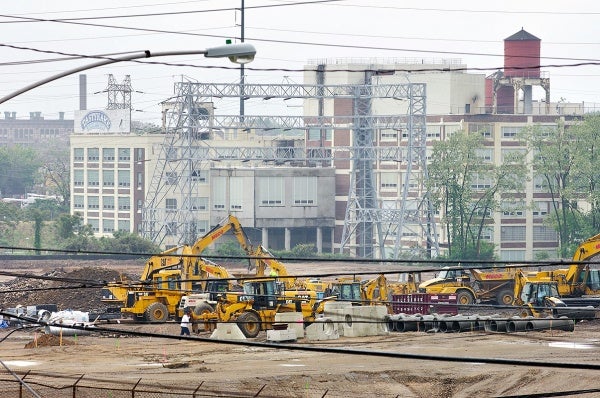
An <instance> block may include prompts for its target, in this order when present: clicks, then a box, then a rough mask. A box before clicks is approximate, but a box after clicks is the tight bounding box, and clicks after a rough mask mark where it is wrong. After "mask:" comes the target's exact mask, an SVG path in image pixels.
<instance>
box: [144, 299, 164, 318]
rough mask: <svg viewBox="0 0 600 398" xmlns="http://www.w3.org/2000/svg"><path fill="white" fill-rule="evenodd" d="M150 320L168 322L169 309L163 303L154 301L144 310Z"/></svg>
mask: <svg viewBox="0 0 600 398" xmlns="http://www.w3.org/2000/svg"><path fill="white" fill-rule="evenodd" d="M144 316H145V318H146V321H148V322H166V321H167V319H169V310H168V308H167V306H166V305H164V304H163V303H152V304H150V305H149V306H148V308H146V311H145V312H144Z"/></svg>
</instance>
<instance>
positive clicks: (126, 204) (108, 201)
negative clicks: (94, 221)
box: [73, 195, 142, 211]
mask: <svg viewBox="0 0 600 398" xmlns="http://www.w3.org/2000/svg"><path fill="white" fill-rule="evenodd" d="M85 198H86V196H83V195H74V196H73V208H74V209H75V210H81V209H85V208H86V202H85ZM115 205H116V209H117V210H118V211H130V210H131V198H130V197H129V196H119V197H117V199H116V202H115V197H114V196H95V195H88V196H87V209H88V210H92V211H94V210H96V211H98V210H100V209H102V210H107V211H114V210H115ZM141 207H142V203H141V200H140V201H138V210H141Z"/></svg>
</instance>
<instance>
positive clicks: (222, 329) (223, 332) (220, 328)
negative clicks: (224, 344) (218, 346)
mask: <svg viewBox="0 0 600 398" xmlns="http://www.w3.org/2000/svg"><path fill="white" fill-rule="evenodd" d="M210 338H211V339H216V340H246V336H244V333H242V331H241V330H240V327H239V326H238V325H237V323H234V322H225V323H217V328H216V329H215V330H214V331H213V332H212V334H211V335H210Z"/></svg>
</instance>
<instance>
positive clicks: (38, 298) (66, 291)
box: [0, 267, 131, 312]
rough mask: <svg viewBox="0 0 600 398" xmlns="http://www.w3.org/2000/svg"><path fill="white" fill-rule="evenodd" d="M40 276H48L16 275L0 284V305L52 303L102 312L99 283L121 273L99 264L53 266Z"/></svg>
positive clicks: (9, 306) (114, 277)
mask: <svg viewBox="0 0 600 398" xmlns="http://www.w3.org/2000/svg"><path fill="white" fill-rule="evenodd" d="M40 276H42V277H43V278H48V279H34V278H28V277H18V278H15V279H13V280H11V281H8V282H5V283H3V284H1V285H0V299H1V301H0V308H11V307H16V306H17V305H21V306H29V305H41V304H55V305H56V306H57V309H58V310H59V311H60V310H67V309H71V310H78V311H89V312H103V311H104V310H105V309H106V305H105V303H103V302H102V301H100V299H101V297H102V295H101V292H102V286H103V285H104V284H105V283H107V282H112V281H116V280H120V278H121V273H120V272H119V271H117V270H114V269H109V268H103V267H85V268H79V269H73V270H67V269H64V268H56V269H52V270H50V271H47V272H44V273H42V274H41V275H40ZM125 276H126V277H129V278H131V277H130V276H129V275H125Z"/></svg>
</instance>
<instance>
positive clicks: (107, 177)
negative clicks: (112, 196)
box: [102, 170, 115, 187]
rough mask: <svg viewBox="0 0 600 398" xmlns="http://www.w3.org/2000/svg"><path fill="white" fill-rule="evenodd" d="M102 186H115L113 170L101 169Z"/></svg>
mask: <svg viewBox="0 0 600 398" xmlns="http://www.w3.org/2000/svg"><path fill="white" fill-rule="evenodd" d="M102 186H103V187H114V186H115V172H114V170H102Z"/></svg>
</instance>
